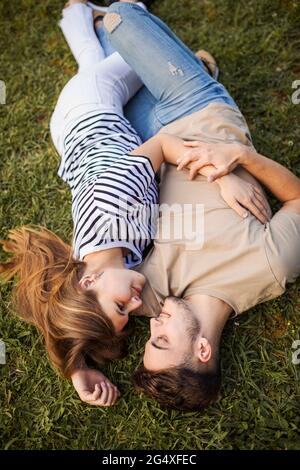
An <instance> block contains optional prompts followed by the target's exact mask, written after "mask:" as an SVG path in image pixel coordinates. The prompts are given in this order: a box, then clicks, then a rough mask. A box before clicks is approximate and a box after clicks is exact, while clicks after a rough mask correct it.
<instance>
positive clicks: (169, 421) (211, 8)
mask: <svg viewBox="0 0 300 470" xmlns="http://www.w3.org/2000/svg"><path fill="white" fill-rule="evenodd" d="M297 4H298V2H296V0H294V1H290V0H282V1H280V0H259V1H258V0H256V1H254V0H240V1H239V2H236V1H235V0H218V1H217V0H203V1H197V0H185V1H182V0H164V1H157V2H156V3H155V4H154V6H153V11H154V12H155V13H156V14H158V15H159V16H160V17H161V18H163V19H164V20H165V21H166V22H167V23H168V24H169V25H170V26H171V27H172V28H174V29H175V31H176V33H177V34H178V35H179V36H180V37H181V38H182V39H183V40H184V41H186V42H187V44H188V45H189V46H190V47H191V48H193V49H194V50H197V49H198V48H203V47H204V48H206V49H208V50H210V51H211V52H212V53H213V54H215V56H216V57H217V59H218V61H219V64H220V68H221V77H220V78H221V80H222V81H223V83H224V84H225V85H226V86H227V87H228V89H229V90H230V92H231V93H232V95H233V96H234V98H235V99H236V100H237V102H238V103H239V105H240V107H241V109H242V111H243V113H244V114H245V116H246V118H247V120H248V123H249V126H250V129H251V132H252V134H253V137H254V142H255V144H256V146H257V148H258V149H259V150H260V151H261V152H263V153H265V154H267V155H270V156H273V157H274V158H275V159H276V160H278V161H280V162H281V163H283V164H285V165H287V166H289V167H290V168H291V169H292V170H294V171H295V172H297V173H298V174H299V175H300V160H299V145H298V138H299V132H300V120H299V111H300V105H298V106H297V105H293V104H292V103H291V94H292V91H293V90H292V82H293V81H294V80H297V79H300V66H299V50H300V38H299V23H300V9H299V5H297ZM62 5H63V2H61V1H58V0H43V2H39V1H36V0H2V1H1V4H0V44H1V46H0V47H1V61H0V79H2V80H4V81H5V82H6V86H7V104H6V105H2V106H0V115H1V121H0V122H1V133H0V135H1V145H0V152H1V158H0V168H1V170H0V171H1V207H0V221H1V237H5V236H6V234H7V231H8V230H9V229H10V228H12V227H15V226H18V225H21V224H26V223H38V224H42V225H45V226H47V227H48V228H50V229H52V230H54V231H55V232H56V233H58V234H59V235H60V236H62V237H64V238H65V239H70V236H71V232H72V222H71V212H70V208H71V206H70V193H69V190H68V188H67V187H66V185H65V184H63V182H62V181H60V179H59V178H58V177H57V175H56V172H57V167H58V156H57V155H56V153H55V151H54V148H53V147H52V145H51V143H50V136H49V129H48V123H49V118H50V115H51V111H52V109H53V107H54V105H55V100H56V98H57V96H58V94H59V91H60V90H61V88H62V86H63V85H64V84H65V83H66V81H67V80H68V79H69V78H70V77H71V76H72V75H73V74H74V73H75V71H76V66H75V62H74V60H73V58H72V56H71V54H70V52H69V50H68V48H67V46H66V44H65V42H64V39H63V37H62V35H61V33H60V31H59V29H58V27H57V20H58V18H59V14H60V9H61V7H62ZM137 47H138V46H137ZM9 293H10V287H9V286H4V287H3V288H2V289H1V300H0V301H1V306H0V308H1V315H0V337H1V338H2V339H3V340H4V341H5V343H6V346H7V365H6V366H0V376H1V382H0V400H1V408H0V447H1V448H5V449H139V448H140V449H169V450H171V449H178V450H181V449H300V405H299V403H300V400H299V398H300V365H298V366H294V365H293V364H292V361H291V355H292V349H291V346H292V342H293V341H294V340H295V339H300V331H299V326H300V282H299V281H298V282H297V283H295V284H294V285H292V286H291V287H290V288H289V289H288V291H287V292H286V294H285V295H284V296H282V297H281V298H280V299H277V300H275V301H273V302H270V303H268V304H264V305H261V306H259V307H257V308H255V309H253V310H252V311H250V312H249V313H247V314H245V315H243V316H242V317H240V318H239V319H238V320H237V321H236V322H231V323H229V324H228V326H227V328H226V331H225V335H224V340H223V346H222V363H223V372H224V386H223V390H222V391H223V395H222V399H221V400H220V401H219V402H218V403H217V404H216V405H215V406H212V407H211V408H209V409H208V410H207V411H205V412H203V413H197V412H195V413H181V412H175V411H166V410H163V409H161V408H160V407H159V406H158V405H156V404H155V403H154V402H153V401H151V400H150V399H147V398H145V397H141V396H139V395H137V394H136V393H135V392H134V391H133V389H132V387H131V385H130V382H129V371H131V370H132V369H133V368H134V367H135V366H136V365H137V363H138V361H139V360H140V357H141V352H142V349H143V343H144V341H145V338H146V335H147V323H148V322H147V320H145V319H136V320H134V323H135V333H134V335H133V336H132V337H131V339H130V344H129V355H128V357H127V358H126V359H125V360H123V361H121V362H119V363H116V364H112V365H111V366H109V367H107V373H108V374H109V376H111V377H112V380H113V381H115V383H117V384H118V385H119V387H120V390H121V392H122V398H121V400H120V401H119V403H118V405H117V406H115V407H113V408H110V409H101V408H92V407H89V406H87V405H84V404H82V403H81V402H80V400H79V399H78V398H77V396H76V394H75V392H74V391H73V390H72V386H71V385H70V384H69V383H68V382H66V381H63V380H61V379H59V378H58V377H57V376H56V374H55V372H54V371H53V370H52V368H51V366H50V365H49V362H48V359H47V357H46V354H45V351H44V347H43V344H42V340H41V339H40V338H39V335H38V334H37V332H36V331H35V330H34V328H31V327H29V326H28V325H26V324H23V323H22V322H21V321H19V320H18V319H16V318H15V317H14V316H13V315H12V308H11V305H10V297H9Z"/></svg>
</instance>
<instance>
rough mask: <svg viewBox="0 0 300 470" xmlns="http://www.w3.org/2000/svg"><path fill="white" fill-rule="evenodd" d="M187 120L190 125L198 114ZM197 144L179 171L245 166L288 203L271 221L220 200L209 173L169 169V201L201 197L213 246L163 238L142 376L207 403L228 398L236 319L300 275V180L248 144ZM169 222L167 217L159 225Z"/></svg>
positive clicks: (173, 396)
mask: <svg viewBox="0 0 300 470" xmlns="http://www.w3.org/2000/svg"><path fill="white" fill-rule="evenodd" d="M185 120H186V122H185V124H188V122H187V121H188V120H189V118H185ZM181 124H183V122H182V123H181ZM175 127H176V128H177V129H176V132H178V129H179V124H178V123H177V124H173V127H172V130H175ZM169 130H170V129H169ZM189 145H191V146H193V147H194V149H193V150H192V152H190V153H188V154H187V155H186V157H185V158H184V159H183V160H182V163H181V164H180V165H179V168H182V167H184V166H186V165H187V164H190V165H191V167H192V170H191V171H192V172H193V173H195V172H196V171H198V170H199V169H201V168H202V167H203V166H207V165H213V166H214V167H215V168H216V169H217V170H215V171H213V174H212V176H211V178H210V180H211V181H213V180H214V179H215V178H217V177H220V176H221V177H222V175H225V174H227V173H228V172H230V171H232V170H233V169H235V167H236V166H237V165H240V166H241V167H242V168H244V169H246V170H247V171H248V172H250V174H252V175H253V176H254V177H255V178H256V179H257V180H258V181H260V183H262V184H263V185H264V186H265V187H267V188H268V189H269V190H270V191H271V192H272V193H273V195H274V196H275V197H276V198H277V199H278V200H279V201H280V202H281V203H282V204H283V205H282V208H281V209H280V210H279V211H278V212H277V213H276V214H275V215H274V216H273V217H272V219H271V221H270V222H269V223H267V224H265V225H262V224H261V223H260V222H259V221H258V220H257V219H255V218H254V217H253V216H252V215H249V216H248V217H247V218H246V219H244V220H242V219H238V218H237V217H236V214H235V213H234V211H233V210H232V209H231V208H228V207H226V206H225V205H224V203H223V202H222V201H221V200H220V196H219V192H218V188H217V186H216V185H215V183H212V182H208V181H206V180H205V179H204V178H203V177H201V176H200V177H197V178H196V180H195V181H194V185H193V186H192V187H191V182H190V181H188V179H187V176H186V174H185V172H184V173H182V172H180V173H179V172H176V169H174V167H171V166H169V167H168V168H167V172H166V175H165V177H164V183H163V186H162V191H161V195H160V200H161V203H164V204H168V205H169V206H171V205H172V204H174V203H175V202H176V203H180V204H181V205H184V204H189V203H193V202H195V201H201V202H202V203H203V204H204V243H203V246H199V244H198V242H196V243H193V242H191V241H190V240H184V239H182V240H176V239H170V240H169V241H166V240H164V239H162V238H160V237H158V238H157V240H156V241H155V243H154V248H153V249H152V251H151V253H150V254H149V255H148V257H147V258H146V260H145V261H144V263H143V265H142V267H141V272H142V273H143V274H144V275H145V276H146V277H147V278H148V280H149V281H150V283H149V285H148V286H147V289H146V290H145V292H144V302H145V305H148V306H150V307H148V311H147V312H146V311H144V313H147V314H148V315H151V316H153V317H155V318H153V319H151V321H150V324H151V325H150V329H151V335H150V338H149V340H148V341H147V343H146V347H145V353H144V366H143V367H142V368H140V369H138V370H137V371H136V372H135V374H134V376H133V380H134V383H135V385H136V386H137V387H138V388H140V389H143V390H144V391H145V392H146V393H147V394H149V395H151V396H152V397H154V398H155V399H156V400H157V401H158V402H159V403H160V404H162V405H166V406H170V407H175V408H182V409H195V408H198V409H199V408H203V407H204V406H207V405H208V404H210V403H211V402H213V401H215V400H216V399H217V398H218V396H219V391H220V385H221V374H220V353H219V345H220V338H221V334H222V330H223V328H224V326H225V324H226V322H227V320H228V319H229V317H230V316H231V315H232V314H235V315H240V314H241V313H243V312H244V311H246V310H248V309H250V308H251V307H253V306H254V305H256V304H258V303H261V302H264V301H267V300H270V299H273V298H275V297H277V296H279V295H281V294H282V293H283V292H284V291H285V288H286V284H287V282H292V281H294V280H295V279H296V277H297V276H298V275H299V273H300V180H299V178H297V177H296V176H294V175H293V174H292V173H291V172H290V171H289V170H287V169H286V168H284V167H283V166H281V165H279V164H278V163H276V162H274V161H272V160H270V159H268V158H266V157H263V156H262V155H259V154H257V153H256V152H255V150H254V149H251V148H249V147H246V146H243V145H240V144H236V143H235V144H230V143H228V144H221V143H220V144H205V143H200V142H193V143H192V144H189ZM176 217H177V220H176ZM196 218H197V212H194V213H193V217H192V220H191V221H190V222H189V223H191V224H193V223H194V224H195V219H196ZM182 219H183V216H182V214H180V213H178V214H174V220H175V224H176V223H177V224H180V223H181V221H182ZM172 222H173V221H172ZM167 223H168V220H167V219H166V218H164V216H162V217H161V218H160V220H159V227H158V232H161V229H162V227H163V226H164V227H165V226H166V224H167ZM177 232H178V231H177ZM170 233H172V231H171V232H170ZM150 284H151V285H150ZM164 299H166V300H165V301H164ZM161 303H162V307H161Z"/></svg>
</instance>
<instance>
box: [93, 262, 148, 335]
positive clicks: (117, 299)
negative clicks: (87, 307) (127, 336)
mask: <svg viewBox="0 0 300 470" xmlns="http://www.w3.org/2000/svg"><path fill="white" fill-rule="evenodd" d="M145 281H146V279H145V277H144V276H143V275H142V274H140V273H137V272H136V271H132V270H129V269H126V268H106V269H105V270H104V271H103V272H102V273H101V272H100V273H99V274H98V275H97V276H96V279H95V281H94V284H93V286H92V289H93V291H94V292H95V293H96V296H97V299H98V302H99V304H100V305H101V308H102V310H103V311H104V313H105V314H106V315H107V316H108V317H109V318H110V320H111V321H112V323H113V325H114V327H115V330H116V332H117V333H119V332H121V331H122V330H123V329H124V328H125V326H126V324H127V322H128V319H129V318H128V315H129V314H130V313H131V312H133V311H134V310H136V309H137V308H139V307H141V305H142V303H143V302H142V299H141V293H142V290H143V287H144V285H145Z"/></svg>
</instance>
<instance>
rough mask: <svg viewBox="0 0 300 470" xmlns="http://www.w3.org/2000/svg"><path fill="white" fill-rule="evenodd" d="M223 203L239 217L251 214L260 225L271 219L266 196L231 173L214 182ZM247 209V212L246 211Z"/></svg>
mask: <svg viewBox="0 0 300 470" xmlns="http://www.w3.org/2000/svg"><path fill="white" fill-rule="evenodd" d="M216 182H217V183H218V184H219V186H220V192H221V195H222V197H223V199H224V201H225V202H227V204H228V206H229V207H231V209H233V210H234V211H235V212H237V214H238V215H239V216H240V217H243V218H245V217H247V215H248V211H249V212H251V214H253V215H254V216H255V217H256V218H257V219H258V220H259V221H260V222H261V223H262V224H266V223H267V222H269V221H270V219H271V217H272V213H271V209H270V206H269V203H268V201H267V198H266V196H265V195H264V193H263V192H262V190H261V189H259V188H258V187H256V186H255V185H254V184H251V183H248V182H247V181H245V180H243V179H242V178H240V177H239V176H236V175H235V174H233V173H231V174H230V175H227V176H224V177H223V178H220V179H219V180H217V181H216ZM246 209H248V211H247V210H246Z"/></svg>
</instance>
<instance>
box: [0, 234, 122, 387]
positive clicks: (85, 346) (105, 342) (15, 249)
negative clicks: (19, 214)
mask: <svg viewBox="0 0 300 470" xmlns="http://www.w3.org/2000/svg"><path fill="white" fill-rule="evenodd" d="M1 244H2V245H3V249H4V250H5V251H7V252H10V253H11V254H12V256H11V258H10V259H9V260H8V261H7V262H6V263H1V264H0V275H1V278H2V279H3V280H4V281H9V280H10V279H12V278H13V277H14V276H15V275H17V276H18V280H17V283H16V284H15V286H14V290H13V298H14V305H15V310H16V312H17V314H18V315H19V316H20V317H21V318H22V319H23V320H25V321H27V322H28V323H31V324H33V325H35V326H36V327H37V328H38V329H39V330H40V332H41V333H42V334H43V336H44V339H45V343H46V348H47V351H48V354H49V357H50V360H51V361H52V363H53V364H54V366H55V367H56V369H58V371H59V372H60V373H61V374H62V375H63V376H65V377H67V378H69V377H70V376H71V374H72V372H73V371H74V370H75V369H76V368H78V367H81V366H82V364H83V361H85V362H86V361H88V362H89V361H91V363H93V364H94V365H101V364H103V363H104V362H105V361H106V360H113V359H118V358H121V357H123V356H124V344H125V334H121V335H117V334H116V332H115V330H114V327H113V324H112V322H111V321H110V319H109V318H108V317H107V316H106V315H105V314H104V312H103V311H102V310H101V307H100V305H99V302H98V301H97V299H96V296H95V295H94V294H93V293H92V292H90V291H83V290H82V289H81V288H80V286H79V280H80V278H81V276H82V275H83V272H84V270H85V263H84V262H82V261H77V260H75V259H73V253H72V248H71V246H69V245H68V244H67V243H65V242H64V241H62V240H61V239H60V238H59V237H58V236H57V235H55V234H54V233H53V232H51V231H49V230H47V229H45V228H43V227H31V226H23V227H20V228H17V229H14V230H11V231H10V232H9V235H8V239H7V240H2V241H1Z"/></svg>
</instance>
